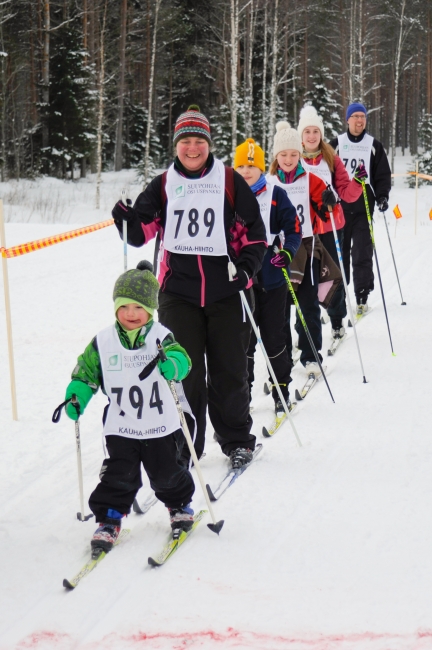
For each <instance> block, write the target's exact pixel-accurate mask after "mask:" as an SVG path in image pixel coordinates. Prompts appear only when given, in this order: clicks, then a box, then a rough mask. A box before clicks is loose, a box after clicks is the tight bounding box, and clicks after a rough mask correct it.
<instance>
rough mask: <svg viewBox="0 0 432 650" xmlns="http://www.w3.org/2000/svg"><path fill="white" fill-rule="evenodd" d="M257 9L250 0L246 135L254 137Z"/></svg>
mask: <svg viewBox="0 0 432 650" xmlns="http://www.w3.org/2000/svg"><path fill="white" fill-rule="evenodd" d="M255 23H256V11H255V10H254V0H251V1H250V5H249V6H248V13H247V21H246V33H247V43H246V62H245V137H246V138H252V137H253V129H252V105H253V78H252V56H253V45H254V39H255Z"/></svg>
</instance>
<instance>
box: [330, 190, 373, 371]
mask: <svg viewBox="0 0 432 650" xmlns="http://www.w3.org/2000/svg"><path fill="white" fill-rule="evenodd" d="M327 189H331V187H330V185H327ZM327 209H328V211H329V213H330V220H331V225H332V229H333V237H334V240H335V245H336V251H337V255H338V259H339V266H340V270H341V274H342V280H343V283H344V287H345V294H346V301H347V303H348V311H349V315H350V318H351V323H352V324H353V327H354V337H355V342H356V346H357V352H358V356H359V361H360V366H361V371H362V374H363V383H364V384H367V381H366V376H365V371H364V368H363V361H362V357H361V354H360V346H359V342H358V337H357V329H356V324H355V319H354V314H353V310H352V306H351V300H350V299H349V296H348V283H347V281H346V275H345V268H344V265H343V259H342V252H341V249H340V244H339V238H338V236H337V231H336V225H335V221H334V217H333V208H332V206H331V205H328V206H327Z"/></svg>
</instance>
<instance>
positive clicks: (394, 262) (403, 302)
mask: <svg viewBox="0 0 432 650" xmlns="http://www.w3.org/2000/svg"><path fill="white" fill-rule="evenodd" d="M383 217H384V223H385V227H386V230H387V237H388V240H389V244H390V250H391V254H392V258H393V264H394V267H395V271H396V278H397V281H398V285H399V291H400V295H401V300H402V302H401V305H406V302H405V301H404V299H403V295H402V289H401V286H400V282H399V275H398V272H397V267H396V260H395V256H394V254H393V246H392V243H391V239H390V233H389V229H388V225H387V219H386V215H385V212H383Z"/></svg>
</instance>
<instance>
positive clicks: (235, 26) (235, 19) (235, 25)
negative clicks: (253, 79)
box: [230, 0, 239, 160]
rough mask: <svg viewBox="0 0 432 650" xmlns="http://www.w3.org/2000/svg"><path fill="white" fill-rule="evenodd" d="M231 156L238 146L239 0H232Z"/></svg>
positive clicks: (232, 156)
mask: <svg viewBox="0 0 432 650" xmlns="http://www.w3.org/2000/svg"><path fill="white" fill-rule="evenodd" d="M230 17H231V102H230V104H231V158H232V160H234V156H235V150H236V146H237V105H238V90H237V80H238V78H237V73H238V47H237V46H238V32H239V11H238V0H231V11H230Z"/></svg>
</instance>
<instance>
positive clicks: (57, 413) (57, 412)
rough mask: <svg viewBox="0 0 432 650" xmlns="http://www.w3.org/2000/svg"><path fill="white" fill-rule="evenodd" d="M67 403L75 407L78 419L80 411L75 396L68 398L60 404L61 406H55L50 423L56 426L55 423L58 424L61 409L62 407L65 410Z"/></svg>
mask: <svg viewBox="0 0 432 650" xmlns="http://www.w3.org/2000/svg"><path fill="white" fill-rule="evenodd" d="M69 402H72V405H73V406H74V407H75V410H76V412H77V414H78V417H79V416H80V413H81V409H80V405H79V402H78V400H77V398H76V395H72V397H70V398H69V399H67V400H65V401H64V402H62V403H61V404H59V405H58V406H57V408H56V409H55V411H54V413H53V416H52V421H53V422H54V423H55V424H57V422H59V420H60V416H61V412H62V408H63V407H64V408H66V404H69Z"/></svg>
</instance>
